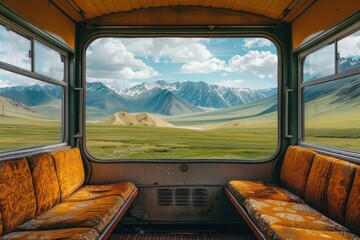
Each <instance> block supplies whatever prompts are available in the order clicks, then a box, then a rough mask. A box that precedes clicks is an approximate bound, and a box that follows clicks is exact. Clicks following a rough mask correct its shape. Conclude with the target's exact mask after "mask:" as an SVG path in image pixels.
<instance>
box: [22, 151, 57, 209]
mask: <svg viewBox="0 0 360 240" xmlns="http://www.w3.org/2000/svg"><path fill="white" fill-rule="evenodd" d="M28 162H29V166H30V170H31V174H32V178H33V183H34V189H35V197H36V204H37V211H36V216H38V215H40V214H42V213H44V212H46V211H47V210H49V209H51V208H52V207H54V206H55V205H57V204H58V203H60V189H59V184H58V180H57V176H56V171H55V166H54V161H53V158H52V157H51V155H50V154H47V153H42V154H38V155H35V156H31V157H29V158H28Z"/></svg>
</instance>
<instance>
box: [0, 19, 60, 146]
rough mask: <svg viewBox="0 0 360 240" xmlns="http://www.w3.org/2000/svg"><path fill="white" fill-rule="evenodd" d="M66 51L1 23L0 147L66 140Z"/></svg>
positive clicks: (44, 143)
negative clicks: (51, 46)
mask: <svg viewBox="0 0 360 240" xmlns="http://www.w3.org/2000/svg"><path fill="white" fill-rule="evenodd" d="M32 46H33V47H32ZM34 52H35V53H36V54H32V53H34ZM64 56H65V55H64V54H62V53H60V52H58V51H56V50H54V49H53V48H50V47H47V46H45V45H43V44H42V43H40V42H38V41H36V40H35V39H33V38H32V36H27V37H24V36H23V35H20V34H18V33H17V32H16V30H9V29H6V28H5V27H3V26H2V25H0V152H8V151H11V150H17V149H25V148H33V147H39V146H45V145H54V144H59V143H62V142H63V141H64V136H65V135H64V131H65V130H64V126H65V124H64V112H65V109H64V102H65V96H66V94H65V90H66V86H67V83H66V81H65V64H64V60H65V57H64ZM32 58H33V59H32ZM18 68H22V69H24V70H19V69H18Z"/></svg>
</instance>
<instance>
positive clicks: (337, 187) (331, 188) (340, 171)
mask: <svg viewBox="0 0 360 240" xmlns="http://www.w3.org/2000/svg"><path fill="white" fill-rule="evenodd" d="M355 170H356V165H355V164H352V163H349V162H346V161H341V160H337V161H336V162H335V163H334V166H333V169H332V171H331V175H330V178H329V183H328V187H327V191H326V202H325V207H326V209H325V214H326V216H328V217H329V218H331V219H332V220H334V221H336V222H338V223H340V224H344V223H345V211H346V205H347V200H348V198H349V194H350V190H351V186H352V183H353V179H354V174H355ZM358 207H359V208H360V205H358Z"/></svg>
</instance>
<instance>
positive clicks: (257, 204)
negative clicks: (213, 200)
mask: <svg viewBox="0 0 360 240" xmlns="http://www.w3.org/2000/svg"><path fill="white" fill-rule="evenodd" d="M245 208H246V210H247V211H248V213H249V214H250V216H251V217H252V219H253V220H254V221H255V222H256V223H257V225H258V226H259V227H260V229H261V230H262V231H263V232H264V233H265V234H267V235H268V236H272V235H274V233H273V225H282V226H286V227H294V228H303V229H311V230H319V231H338V232H347V231H348V230H347V229H346V228H345V227H343V226H341V225H340V224H337V223H335V222H333V221H332V220H330V219H329V218H327V217H325V216H324V215H322V214H321V213H319V212H317V211H315V210H314V209H312V208H311V207H309V206H308V205H306V204H303V203H293V202H284V201H277V200H271V199H261V198H257V199H249V200H247V201H246V202H245Z"/></svg>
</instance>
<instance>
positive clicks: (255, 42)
mask: <svg viewBox="0 0 360 240" xmlns="http://www.w3.org/2000/svg"><path fill="white" fill-rule="evenodd" d="M272 44H273V43H272V42H271V41H270V40H268V39H266V38H245V39H244V47H245V48H248V49H250V48H255V47H269V46H271V45H272Z"/></svg>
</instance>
